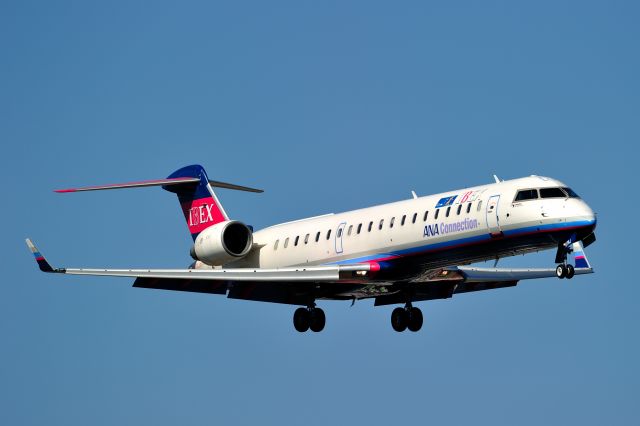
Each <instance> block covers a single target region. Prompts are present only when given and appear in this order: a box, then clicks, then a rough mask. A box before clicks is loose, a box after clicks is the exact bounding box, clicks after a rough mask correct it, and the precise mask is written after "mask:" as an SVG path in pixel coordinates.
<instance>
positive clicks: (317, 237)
mask: <svg viewBox="0 0 640 426" xmlns="http://www.w3.org/2000/svg"><path fill="white" fill-rule="evenodd" d="M318 241H320V231H318V233H317V234H316V243H317V242H318Z"/></svg>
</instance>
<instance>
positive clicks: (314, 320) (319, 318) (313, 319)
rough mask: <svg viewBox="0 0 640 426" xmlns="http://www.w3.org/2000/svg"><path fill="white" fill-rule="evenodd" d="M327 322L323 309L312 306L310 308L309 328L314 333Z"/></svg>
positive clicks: (321, 328) (320, 329)
mask: <svg viewBox="0 0 640 426" xmlns="http://www.w3.org/2000/svg"><path fill="white" fill-rule="evenodd" d="M326 322H327V317H325V315H324V311H323V310H322V309H320V308H313V309H312V310H311V315H310V321H309V328H310V329H311V331H313V332H314V333H318V332H320V331H322V330H323V329H324V325H325V323H326Z"/></svg>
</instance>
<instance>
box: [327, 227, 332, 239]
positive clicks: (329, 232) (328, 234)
mask: <svg viewBox="0 0 640 426" xmlns="http://www.w3.org/2000/svg"><path fill="white" fill-rule="evenodd" d="M329 238H331V229H329V230H328V231H327V240H328V239H329Z"/></svg>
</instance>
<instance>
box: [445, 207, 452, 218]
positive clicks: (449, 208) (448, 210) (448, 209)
mask: <svg viewBox="0 0 640 426" xmlns="http://www.w3.org/2000/svg"><path fill="white" fill-rule="evenodd" d="M449 212H451V206H449V207H447V214H446V216H447V217H449Z"/></svg>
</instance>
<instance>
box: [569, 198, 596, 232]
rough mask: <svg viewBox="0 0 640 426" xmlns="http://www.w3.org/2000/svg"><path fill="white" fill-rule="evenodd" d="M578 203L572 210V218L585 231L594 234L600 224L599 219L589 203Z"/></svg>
mask: <svg viewBox="0 0 640 426" xmlns="http://www.w3.org/2000/svg"><path fill="white" fill-rule="evenodd" d="M576 201H577V202H576V203H575V205H573V206H572V208H571V213H572V216H573V217H574V220H575V221H577V222H579V223H580V225H581V226H582V227H583V229H584V230H585V231H588V232H593V230H594V229H595V228H596V224H597V223H598V218H597V217H596V214H595V212H594V211H593V209H591V207H589V205H588V204H587V203H585V202H584V201H582V200H576Z"/></svg>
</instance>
